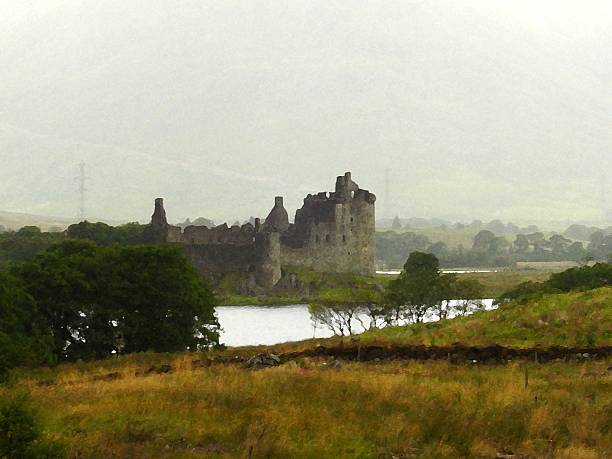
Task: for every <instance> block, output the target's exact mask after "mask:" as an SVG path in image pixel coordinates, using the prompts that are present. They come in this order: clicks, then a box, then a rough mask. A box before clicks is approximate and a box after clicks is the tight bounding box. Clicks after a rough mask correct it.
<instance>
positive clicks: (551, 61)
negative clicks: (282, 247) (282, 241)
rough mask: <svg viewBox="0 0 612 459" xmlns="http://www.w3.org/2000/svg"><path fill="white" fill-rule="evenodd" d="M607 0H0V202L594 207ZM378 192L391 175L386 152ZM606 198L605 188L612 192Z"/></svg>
mask: <svg viewBox="0 0 612 459" xmlns="http://www.w3.org/2000/svg"><path fill="white" fill-rule="evenodd" d="M611 50H612V2H609V1H558V0H549V1H537V0H530V1H527V0H525V1H516V0H514V1H510V0H508V1H492V0H482V1H477V0H473V1H468V0H462V1H441V0H440V1H433V0H432V1H424V0H421V1H417V0H411V1H392V0H386V1H380V2H378V1H367V2H358V1H330V0H327V1H297V0H294V1H283V2H281V1H257V2H256V1H250V2H247V1H241V2H235V1H228V0H223V1H201V0H191V1H189V0H184V1H181V2H176V1H173V0H105V1H103V2H100V1H94V0H39V1H32V0H30V1H24V0H0V160H1V161H0V193H1V194H0V196H2V197H3V199H2V202H1V203H0V209H4V210H13V211H24V212H30V213H42V214H52V215H64V216H71V215H74V214H75V212H76V208H77V203H78V199H77V195H76V189H77V183H76V181H75V180H74V178H75V176H76V173H77V168H76V163H78V162H79V161H80V160H81V159H82V160H84V161H85V162H86V163H87V173H88V193H87V210H88V214H89V215H92V216H98V217H106V218H118V219H146V218H147V217H148V216H149V215H150V213H151V210H152V202H153V198H155V197H156V196H163V197H165V198H166V207H167V211H168V214H169V216H170V217H171V219H173V220H178V219H183V218H184V217H186V216H191V217H195V216H199V215H204V216H207V217H211V218H214V219H215V220H223V219H230V220H231V221H233V220H234V219H237V218H240V219H243V218H247V217H248V216H249V215H265V214H266V213H267V211H268V210H269V208H270V207H271V205H272V204H273V197H274V195H277V194H281V195H285V197H286V201H285V202H286V206H287V207H288V210H289V212H290V213H293V212H294V211H295V208H296V207H297V206H298V205H299V204H300V202H301V199H302V198H303V196H304V195H305V194H306V193H308V192H315V191H320V190H326V189H330V188H331V187H332V186H333V182H334V178H335V176H336V175H338V174H341V173H343V172H344V171H345V170H351V171H353V174H354V177H355V179H356V181H357V182H358V183H359V184H360V185H361V186H363V187H365V188H369V189H370V190H372V191H373V192H375V193H376V194H377V195H378V197H379V200H378V213H379V215H381V216H385V215H386V216H392V215H395V214H399V215H402V216H446V217H451V218H462V219H471V218H481V219H491V218H502V219H504V220H509V219H511V220H523V221H525V220H546V219H550V220H591V221H596V220H602V218H603V217H602V205H603V204H604V201H605V198H606V196H609V195H610V194H611V193H612V184H611V183H610V182H611V176H612V174H611V173H610V171H611V170H612V129H611V126H612V52H611ZM387 169H388V170H389V177H390V187H389V189H390V195H389V197H388V198H387V197H386V196H385V170H387ZM606 206H607V207H608V208H610V207H612V199H608V200H607V204H606Z"/></svg>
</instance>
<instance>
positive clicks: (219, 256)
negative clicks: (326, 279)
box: [145, 172, 376, 287]
mask: <svg viewBox="0 0 612 459" xmlns="http://www.w3.org/2000/svg"><path fill="white" fill-rule="evenodd" d="M375 202H376V196H375V195H374V194H372V193H370V192H369V191H368V190H365V189H361V188H359V186H358V185H357V183H355V182H354V181H353V180H352V178H351V173H350V172H347V173H345V174H344V175H341V176H338V177H337V178H336V186H335V190H334V191H331V192H325V191H323V192H319V193H316V194H309V195H307V196H306V197H305V198H304V204H303V206H302V207H301V208H300V209H297V210H296V212H295V219H294V223H289V215H288V213H287V211H286V210H285V208H284V203H283V197H282V196H276V197H275V199H274V206H273V208H272V210H271V211H270V213H269V214H268V216H267V217H266V219H265V220H264V222H263V223H261V222H260V220H259V219H256V220H255V225H251V224H250V223H246V224H244V225H242V226H238V225H234V226H231V227H228V226H227V224H223V225H219V226H216V227H214V228H208V227H206V226H187V227H186V228H185V229H184V230H181V228H180V227H178V226H173V225H169V224H168V222H167V218H166V212H165V210H164V205H163V199H161V198H157V199H156V200H155V210H154V212H153V215H152V217H151V224H150V225H149V226H148V228H147V230H146V234H145V236H146V238H147V240H148V241H149V242H151V243H182V244H183V245H184V246H185V253H186V254H187V256H188V257H189V258H190V259H191V260H192V262H193V263H194V265H195V266H196V268H198V270H199V271H200V272H201V273H202V274H203V275H204V276H205V277H207V278H209V279H212V280H213V281H214V280H215V278H217V277H219V276H222V275H224V274H226V273H228V272H246V273H249V274H250V275H251V274H252V276H253V277H254V279H255V281H256V282H257V284H259V285H261V286H263V287H272V286H274V285H275V284H276V283H277V282H278V281H279V280H280V278H281V273H282V267H284V266H293V267H304V268H307V269H312V270H314V271H319V272H334V273H342V272H346V273H356V274H362V275H373V274H374V219H375V214H374V203H375Z"/></svg>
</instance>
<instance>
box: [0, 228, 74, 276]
mask: <svg viewBox="0 0 612 459" xmlns="http://www.w3.org/2000/svg"><path fill="white" fill-rule="evenodd" d="M63 239H64V235H63V233H45V232H42V231H41V230H40V228H38V227H36V226H24V227H23V228H21V229H20V230H18V231H11V232H7V233H1V234H0V268H2V267H3V266H4V267H6V266H8V265H9V264H10V263H13V262H20V261H24V260H28V259H30V258H32V257H33V256H35V255H36V254H38V253H40V252H42V251H43V250H45V249H47V248H49V247H51V246H52V245H53V244H56V243H58V242H60V241H61V240H63Z"/></svg>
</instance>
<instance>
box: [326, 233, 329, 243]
mask: <svg viewBox="0 0 612 459" xmlns="http://www.w3.org/2000/svg"><path fill="white" fill-rule="evenodd" d="M329 241H330V237H329V234H326V235H325V242H329Z"/></svg>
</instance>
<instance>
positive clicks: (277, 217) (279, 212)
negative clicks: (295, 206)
mask: <svg viewBox="0 0 612 459" xmlns="http://www.w3.org/2000/svg"><path fill="white" fill-rule="evenodd" d="M287 228H289V214H288V213H287V211H286V210H285V207H284V206H283V197H282V196H276V197H275V198H274V207H273V208H272V210H271V211H270V213H269V214H268V216H267V217H266V220H265V222H264V229H265V230H266V231H277V232H279V233H283V232H285V231H287Z"/></svg>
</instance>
